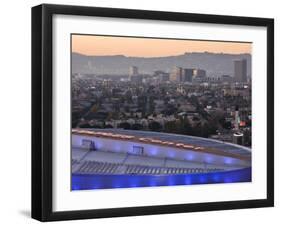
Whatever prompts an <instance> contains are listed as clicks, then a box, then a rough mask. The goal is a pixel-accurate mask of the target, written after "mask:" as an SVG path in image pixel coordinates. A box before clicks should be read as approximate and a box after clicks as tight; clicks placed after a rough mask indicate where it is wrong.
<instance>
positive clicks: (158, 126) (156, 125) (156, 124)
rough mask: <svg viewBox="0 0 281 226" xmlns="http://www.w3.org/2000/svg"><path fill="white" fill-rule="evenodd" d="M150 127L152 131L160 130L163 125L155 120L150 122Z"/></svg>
mask: <svg viewBox="0 0 281 226" xmlns="http://www.w3.org/2000/svg"><path fill="white" fill-rule="evenodd" d="M148 128H149V129H150V130H152V131H160V130H161V128H162V126H161V124H160V123H159V122H156V121H153V122H151V123H149V125H148Z"/></svg>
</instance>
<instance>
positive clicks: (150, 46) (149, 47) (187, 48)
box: [71, 35, 252, 57]
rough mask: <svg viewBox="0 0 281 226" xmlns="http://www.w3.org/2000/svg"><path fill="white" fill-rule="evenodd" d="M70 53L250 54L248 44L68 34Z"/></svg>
mask: <svg viewBox="0 0 281 226" xmlns="http://www.w3.org/2000/svg"><path fill="white" fill-rule="evenodd" d="M71 46H72V52H76V53H80V54H84V55H88V56H111V55H124V56H127V57H165V56H177V55H181V54H184V53H185V52H211V53H226V54H243V53H248V54H251V50H252V43H242V42H228V41H227V42H226V41H225V42H224V41H202V40H182V39H181V40H179V39H160V38H137V37H118V36H96V35H72V43H71Z"/></svg>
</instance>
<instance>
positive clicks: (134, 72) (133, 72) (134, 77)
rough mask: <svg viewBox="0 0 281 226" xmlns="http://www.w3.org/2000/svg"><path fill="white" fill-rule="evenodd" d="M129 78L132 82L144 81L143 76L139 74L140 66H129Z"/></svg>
mask: <svg viewBox="0 0 281 226" xmlns="http://www.w3.org/2000/svg"><path fill="white" fill-rule="evenodd" d="M129 79H130V81H131V82H137V83H140V82H142V79H143V76H142V75H140V74H139V70H138V67H136V66H131V67H130V68H129Z"/></svg>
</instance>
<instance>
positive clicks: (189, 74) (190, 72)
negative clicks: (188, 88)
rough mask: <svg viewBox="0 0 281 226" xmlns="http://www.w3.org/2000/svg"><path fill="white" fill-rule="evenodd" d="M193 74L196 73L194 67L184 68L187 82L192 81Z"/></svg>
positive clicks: (184, 77)
mask: <svg viewBox="0 0 281 226" xmlns="http://www.w3.org/2000/svg"><path fill="white" fill-rule="evenodd" d="M193 75H194V69H192V68H185V69H183V80H184V81H185V82H192V78H193Z"/></svg>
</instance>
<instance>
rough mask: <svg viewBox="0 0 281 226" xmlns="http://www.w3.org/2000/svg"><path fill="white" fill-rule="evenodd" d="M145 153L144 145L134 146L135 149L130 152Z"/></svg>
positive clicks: (134, 153)
mask: <svg viewBox="0 0 281 226" xmlns="http://www.w3.org/2000/svg"><path fill="white" fill-rule="evenodd" d="M143 153H144V147H142V146H133V149H132V151H131V152H130V154H133V155H143Z"/></svg>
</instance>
